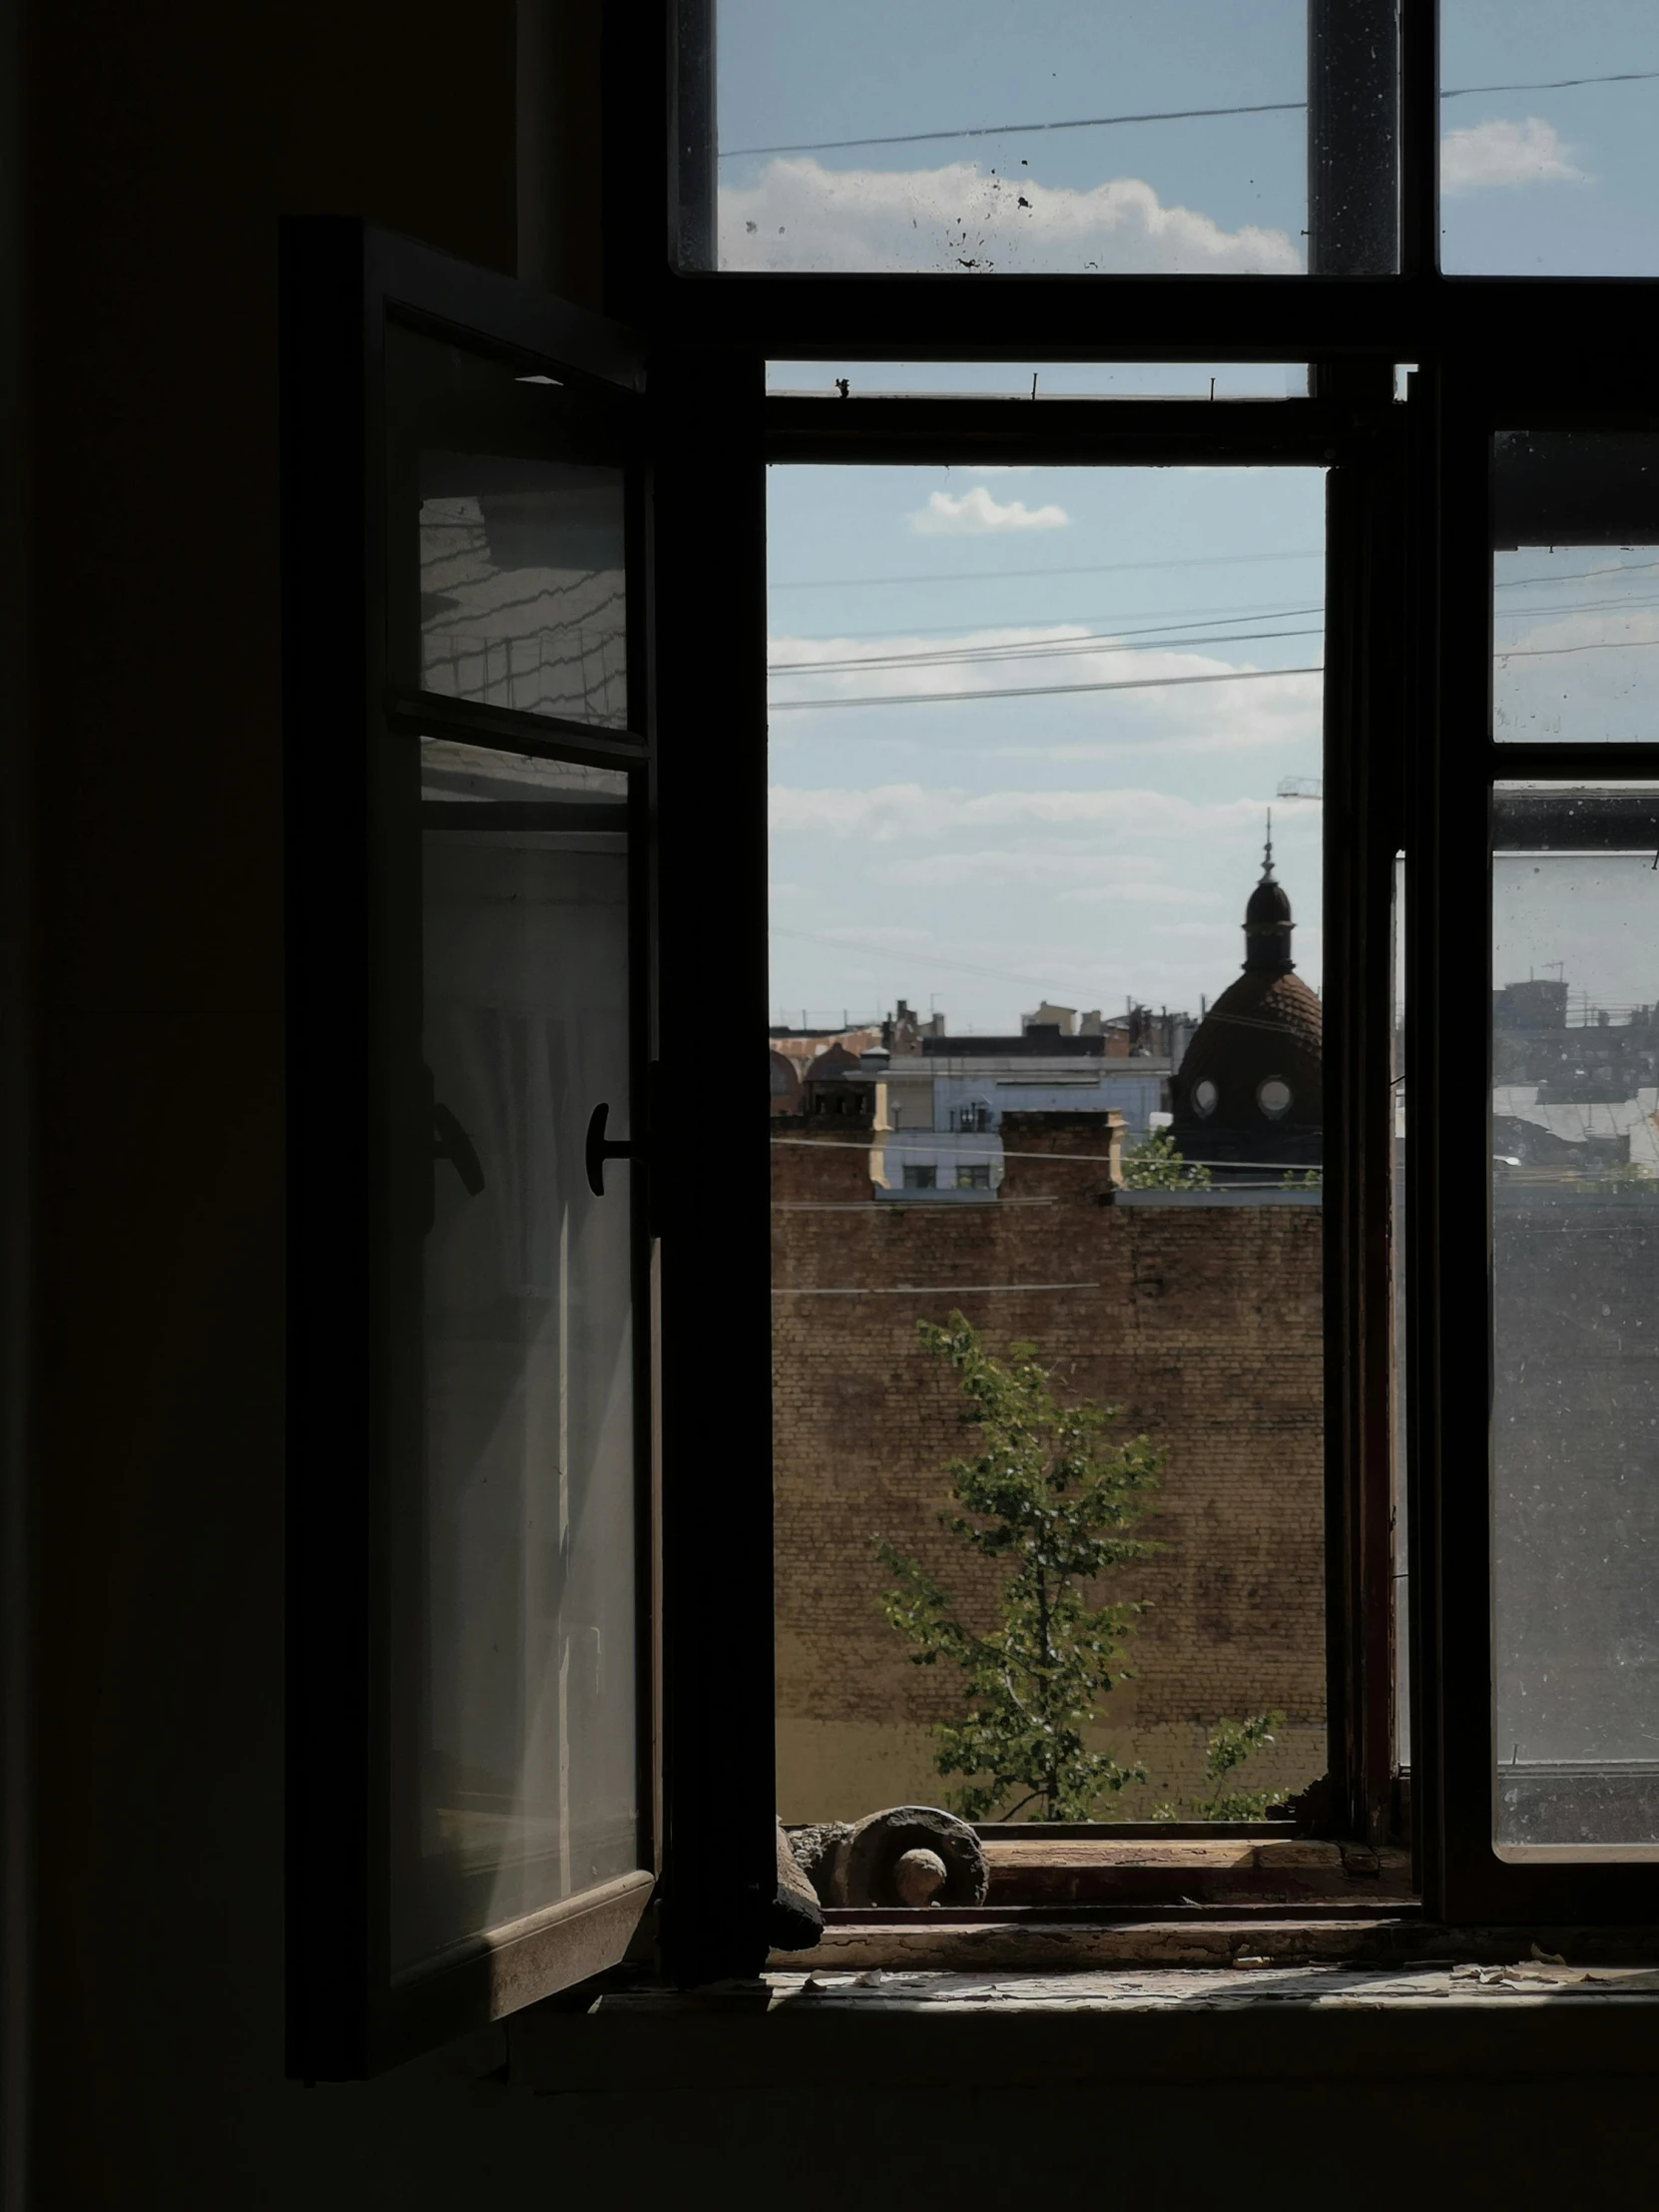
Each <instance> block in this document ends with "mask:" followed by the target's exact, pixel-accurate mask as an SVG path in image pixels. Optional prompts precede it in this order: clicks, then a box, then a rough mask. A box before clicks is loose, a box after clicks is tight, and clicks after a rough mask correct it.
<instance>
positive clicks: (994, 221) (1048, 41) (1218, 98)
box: [712, 0, 1308, 276]
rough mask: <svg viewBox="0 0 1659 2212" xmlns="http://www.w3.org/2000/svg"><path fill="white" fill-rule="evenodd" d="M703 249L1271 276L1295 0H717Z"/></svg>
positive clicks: (973, 267) (1289, 164) (1291, 116)
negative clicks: (712, 193) (707, 225)
mask: <svg viewBox="0 0 1659 2212" xmlns="http://www.w3.org/2000/svg"><path fill="white" fill-rule="evenodd" d="M716 56H717V61H716V77H717V101H716V106H717V117H718V152H717V156H716V163H715V173H716V176H717V177H718V215H717V219H716V221H715V223H714V225H713V226H712V229H713V233H714V237H713V259H714V260H715V262H716V265H717V266H718V267H720V268H722V269H733V270H778V271H785V270H787V271H834V270H845V271H852V270H860V271H861V270H917V271H920V270H939V271H949V272H968V273H972V272H983V271H999V272H1008V271H1030V272H1040V271H1091V270H1093V271H1145V272H1159V271H1204V272H1215V273H1217V274H1228V275H1238V274H1241V273H1248V272H1268V273H1272V274H1275V275H1281V276H1288V275H1294V274H1296V273H1297V272H1299V271H1300V270H1302V269H1303V268H1304V267H1305V264H1306V247H1305V240H1304V232H1305V229H1306V226H1307V166H1308V165H1307V153H1306V129H1307V111H1306V102H1307V96H1308V88H1307V8H1306V5H1305V0H1252V4H1251V6H1250V7H1248V8H1243V7H1240V6H1239V5H1238V4H1237V0H1185V5H1183V6H1182V7H1181V8H1179V9H1174V10H1172V9H1169V8H1167V7H1155V6H1152V5H1149V4H1147V0H1113V4H1111V5H1101V4H1099V0H1022V4H1020V5H1018V6H1013V5H1009V4H1008V0H910V4H909V5H907V6H905V7H903V8H893V7H891V6H888V5H884V4H881V0H840V4H839V5H837V6H834V7H826V6H823V5H821V4H819V0H720V5H719V7H718V11H717V29H716Z"/></svg>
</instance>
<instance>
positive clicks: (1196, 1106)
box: [1193, 1075, 1216, 1121]
mask: <svg viewBox="0 0 1659 2212" xmlns="http://www.w3.org/2000/svg"><path fill="white" fill-rule="evenodd" d="M1215 1110H1216V1086H1215V1085H1214V1083H1212V1082H1211V1080H1210V1078H1209V1077H1208V1076H1207V1075H1206V1076H1204V1077H1203V1078H1202V1079H1201V1080H1200V1081H1199V1082H1197V1083H1195V1084H1194V1085H1193V1111H1194V1113H1196V1114H1202V1115H1203V1117H1204V1119H1205V1120H1206V1121H1208V1120H1209V1118H1210V1116H1211V1115H1212V1114H1213V1113H1214V1112H1215Z"/></svg>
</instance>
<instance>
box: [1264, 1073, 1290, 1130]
mask: <svg viewBox="0 0 1659 2212" xmlns="http://www.w3.org/2000/svg"><path fill="white" fill-rule="evenodd" d="M1256 1103H1257V1104H1258V1105H1259V1106H1260V1107H1261V1109H1262V1111H1263V1113H1264V1114H1266V1115H1267V1117H1268V1119H1269V1121H1280V1120H1282V1119H1283V1118H1284V1116H1285V1115H1286V1114H1288V1113H1289V1112H1290V1110H1291V1086H1290V1085H1289V1084H1288V1083H1286V1082H1283V1081H1282V1080H1281V1079H1280V1078H1279V1077H1278V1076H1277V1075H1270V1076H1269V1077H1268V1079H1267V1081H1266V1082H1265V1083H1264V1084H1263V1085H1262V1087H1261V1088H1260V1090H1258V1092H1257V1093H1256Z"/></svg>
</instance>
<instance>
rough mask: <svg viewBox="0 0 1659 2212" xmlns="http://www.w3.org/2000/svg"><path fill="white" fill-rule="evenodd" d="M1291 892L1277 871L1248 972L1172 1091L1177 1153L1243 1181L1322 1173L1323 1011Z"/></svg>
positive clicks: (1227, 993)
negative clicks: (1299, 962) (1303, 959)
mask: <svg viewBox="0 0 1659 2212" xmlns="http://www.w3.org/2000/svg"><path fill="white" fill-rule="evenodd" d="M1295 927H1296V923H1295V921H1294V920H1293V919H1292V916H1291V901H1290V894H1289V893H1288V892H1287V890H1286V889H1285V886H1284V884H1283V883H1281V882H1280V881H1279V880H1278V878H1277V877H1276V876H1275V874H1274V872H1273V817H1272V816H1271V815H1270V816H1269V817H1268V840H1267V850H1266V852H1265V854H1264V857H1263V861H1262V877H1261V880H1260V882H1259V883H1258V884H1257V885H1256V887H1255V889H1254V890H1253V891H1252V892H1251V894H1250V898H1249V901H1248V903H1247V904H1246V906H1245V921H1244V936H1245V957H1244V973H1243V974H1242V975H1240V976H1239V977H1238V978H1237V980H1236V981H1234V982H1232V983H1230V984H1229V985H1228V987H1227V989H1226V990H1224V991H1223V992H1222V994H1221V996H1220V997H1219V998H1218V999H1217V1000H1216V1002H1215V1004H1214V1005H1213V1006H1212V1007H1211V1008H1210V1010H1209V1012H1208V1013H1207V1014H1206V1015H1205V1017H1204V1019H1203V1020H1202V1021H1201V1022H1200V1023H1199V1025H1198V1028H1197V1029H1196V1030H1195V1031H1194V1034H1193V1041H1192V1043H1191V1044H1190V1045H1189V1046H1188V1047H1187V1051H1186V1055H1185V1057H1184V1058H1183V1060H1182V1062H1181V1065H1180V1068H1179V1069H1178V1070H1177V1072H1176V1075H1175V1078H1174V1082H1173V1085H1172V1091H1173V1105H1174V1115H1173V1124H1174V1126H1173V1130H1172V1134H1173V1136H1174V1139H1175V1143H1176V1148H1177V1150H1178V1151H1180V1152H1181V1153H1182V1154H1183V1155H1184V1157H1185V1158H1187V1159H1189V1160H1201V1161H1204V1162H1206V1163H1208V1164H1209V1165H1210V1166H1211V1167H1212V1168H1219V1169H1221V1170H1222V1171H1223V1179H1224V1180H1225V1179H1226V1176H1227V1171H1229V1170H1230V1169H1232V1168H1234V1167H1235V1166H1236V1167H1237V1168H1238V1170H1239V1177H1238V1179H1239V1180H1249V1181H1270V1180H1272V1181H1277V1179H1278V1177H1279V1175H1280V1174H1282V1173H1283V1172H1284V1171H1285V1170H1286V1169H1302V1168H1309V1167H1317V1166H1318V1165H1319V1162H1320V1157H1321V1132H1322V1127H1323V1123H1324V1080H1323V1071H1322V1061H1321V1027H1322V1024H1321V1008H1320V1002H1319V999H1318V997H1317V996H1316V995H1315V993H1314V992H1313V991H1311V990H1310V989H1309V988H1308V986H1307V984H1306V983H1305V982H1304V981H1303V980H1302V978H1301V976H1300V975H1298V974H1297V972H1296V962H1295V960H1294V959H1293V957H1292V954H1291V933H1292V931H1293V930H1294V929H1295Z"/></svg>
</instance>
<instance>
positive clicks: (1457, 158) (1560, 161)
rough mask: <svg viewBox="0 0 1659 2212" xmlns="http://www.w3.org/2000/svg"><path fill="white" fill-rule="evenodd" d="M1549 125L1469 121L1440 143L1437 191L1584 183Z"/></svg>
mask: <svg viewBox="0 0 1659 2212" xmlns="http://www.w3.org/2000/svg"><path fill="white" fill-rule="evenodd" d="M1568 151H1569V150H1568V148H1567V147H1565V146H1564V145H1563V144H1562V143H1561V137H1560V134H1559V132H1558V131H1557V130H1556V128H1555V126H1554V124H1553V123H1545V122H1544V121H1543V120H1542V118H1541V117H1539V116H1535V115H1529V116H1528V117H1527V118H1526V121H1525V122H1524V123H1473V124H1470V125H1469V126H1468V127H1467V129H1465V130H1461V131H1448V132H1447V133H1446V135H1445V137H1444V138H1443V139H1442V140H1441V141H1440V190H1441V191H1442V192H1445V193H1459V192H1484V191H1487V190H1489V189H1490V188H1491V187H1493V186H1498V185H1541V184H1585V183H1587V182H1588V179H1587V178H1586V177H1585V175H1584V172H1583V170H1581V169H1578V168H1576V167H1575V166H1574V165H1573V163H1572V162H1571V161H1569V159H1568V158H1567V157H1568Z"/></svg>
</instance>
